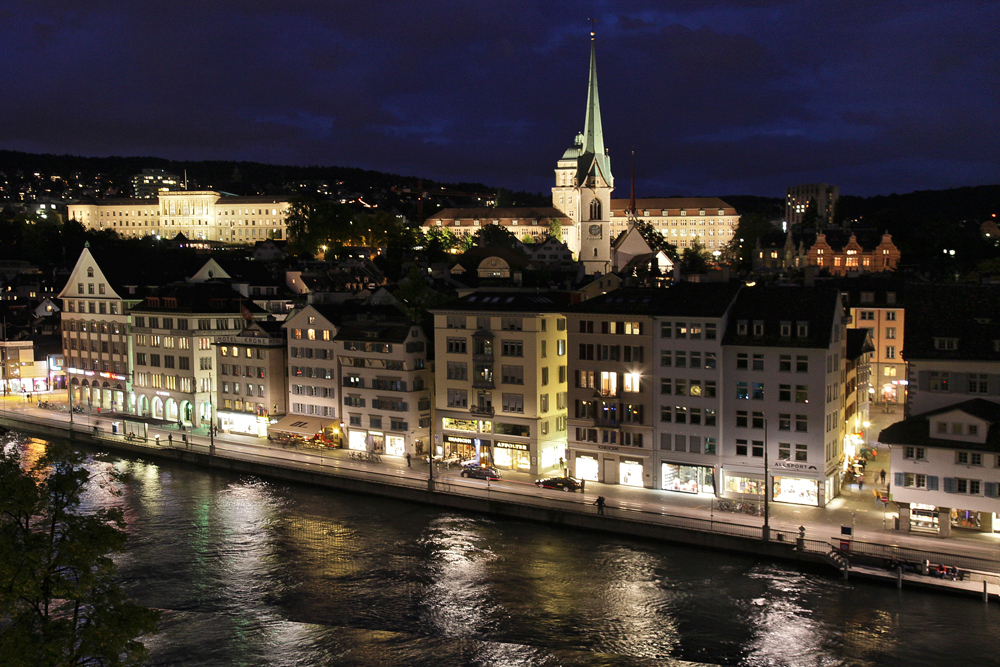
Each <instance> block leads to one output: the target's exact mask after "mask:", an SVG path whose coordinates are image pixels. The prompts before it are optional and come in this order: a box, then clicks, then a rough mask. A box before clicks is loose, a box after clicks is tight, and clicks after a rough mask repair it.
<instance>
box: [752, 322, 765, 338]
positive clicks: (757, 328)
mask: <svg viewBox="0 0 1000 667" xmlns="http://www.w3.org/2000/svg"><path fill="white" fill-rule="evenodd" d="M753 335H754V336H763V335H764V323H763V322H762V321H760V320H754V323H753Z"/></svg>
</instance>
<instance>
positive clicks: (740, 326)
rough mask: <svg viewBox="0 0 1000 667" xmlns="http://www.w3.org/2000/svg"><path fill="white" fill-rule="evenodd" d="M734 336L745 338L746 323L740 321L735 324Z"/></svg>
mask: <svg viewBox="0 0 1000 667" xmlns="http://www.w3.org/2000/svg"><path fill="white" fill-rule="evenodd" d="M736 335H737V336H746V335H747V321H746V320H740V321H738V322H737V323H736Z"/></svg>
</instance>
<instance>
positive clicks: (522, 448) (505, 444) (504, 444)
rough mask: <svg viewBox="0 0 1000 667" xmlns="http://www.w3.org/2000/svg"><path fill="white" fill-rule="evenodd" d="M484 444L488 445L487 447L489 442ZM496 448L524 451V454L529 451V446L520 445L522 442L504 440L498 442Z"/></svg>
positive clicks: (485, 441)
mask: <svg viewBox="0 0 1000 667" xmlns="http://www.w3.org/2000/svg"><path fill="white" fill-rule="evenodd" d="M483 442H484V443H485V444H487V445H488V444H489V440H484V441H483ZM495 446H496V447H502V448H504V449H517V450H519V451H522V452H526V451H528V449H529V446H528V445H525V444H524V443H520V442H506V441H503V440H497V444H496V445H495Z"/></svg>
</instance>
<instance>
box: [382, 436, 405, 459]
mask: <svg viewBox="0 0 1000 667" xmlns="http://www.w3.org/2000/svg"><path fill="white" fill-rule="evenodd" d="M385 453H386V454H388V455H389V456H406V441H405V440H404V439H403V436H401V435H390V436H386V439H385Z"/></svg>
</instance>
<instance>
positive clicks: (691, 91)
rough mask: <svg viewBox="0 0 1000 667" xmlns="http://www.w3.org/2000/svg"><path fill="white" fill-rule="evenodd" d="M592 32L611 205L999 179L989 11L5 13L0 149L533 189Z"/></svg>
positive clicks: (459, 5) (610, 8)
mask: <svg viewBox="0 0 1000 667" xmlns="http://www.w3.org/2000/svg"><path fill="white" fill-rule="evenodd" d="M590 17H595V18H597V20H598V23H597V28H596V30H597V62H598V79H599V83H600V94H601V107H602V112H603V120H604V131H605V143H606V145H607V146H608V148H609V149H610V152H611V156H612V169H613V171H614V173H615V175H616V177H617V196H619V197H627V196H628V188H629V181H630V176H629V171H630V166H629V163H630V157H629V154H630V152H631V151H632V150H635V152H636V157H635V163H636V176H637V186H636V188H637V194H638V195H639V196H640V197H642V196H650V197H651V196H670V195H688V196H697V195H704V196H709V195H719V196H724V195H726V194H757V195H765V196H773V197H781V196H783V195H784V191H785V188H786V187H787V186H789V185H795V184H801V183H811V182H827V183H833V184H837V185H840V186H841V192H842V193H843V194H854V195H866V196H867V195H873V194H890V193H893V192H899V193H903V192H910V191H913V190H920V189H939V188H948V187H957V186H962V185H982V184H991V183H997V182H1000V133H998V120H1000V84H998V79H1000V56H998V54H1000V50H998V43H1000V40H998V36H997V31H998V29H1000V2H997V0H982V1H977V0H939V1H937V2H931V1H926V2H924V1H920V0H911V1H908V2H896V1H883V0H867V1H865V2H855V1H853V0H835V1H829V0H827V1H824V2H818V1H811V0H809V1H796V2H785V1H781V0H773V1H768V0H760V1H752V0H746V1H739V0H732V1H729V2H726V1H715V0H660V1H657V0H646V1H635V2H629V1H625V2H613V3H612V2H587V1H583V2H555V1H553V2H527V1H524V0H506V1H504V2H474V1H473V0H446V1H443V2H381V1H370V2H357V1H354V2H338V1H335V0H326V1H319V0H317V1H308V0H266V1H264V0H202V1H199V2H184V1H181V2H171V3H165V2H150V1H148V0H134V1H132V2H120V1H114V2H112V1H111V0H86V1H85V2H81V1H80V0H61V1H57V0H23V1H21V0H0V63H2V67H0V148H4V149H13V150H22V151H31V152H46V153H60V154H61V153H69V154H77V155H88V156H105V155H153V156H160V157H166V158H171V159H177V160H203V159H223V160H230V159H232V160H255V161H261V162H268V163H275V164H294V165H311V164H320V165H337V166H349V167H361V168H366V169H376V170H380V171H388V172H394V173H399V174H404V175H412V176H421V177H425V178H431V179H436V180H441V181H448V182H460V181H466V182H482V183H486V184H487V185H490V186H493V187H507V188H511V189H519V190H530V191H546V192H547V191H548V189H549V188H550V187H551V185H552V182H553V169H554V167H555V162H556V160H557V159H558V158H559V157H560V156H561V155H562V153H563V151H564V150H565V149H566V148H568V147H569V146H570V145H571V144H572V140H573V137H574V135H575V134H576V133H577V132H579V131H582V130H583V122H584V107H585V102H586V84H587V68H588V58H589V48H590V45H589V40H590V37H589V30H590V24H589V23H588V21H587V19H588V18H590Z"/></svg>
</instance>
